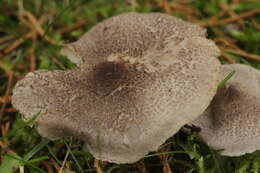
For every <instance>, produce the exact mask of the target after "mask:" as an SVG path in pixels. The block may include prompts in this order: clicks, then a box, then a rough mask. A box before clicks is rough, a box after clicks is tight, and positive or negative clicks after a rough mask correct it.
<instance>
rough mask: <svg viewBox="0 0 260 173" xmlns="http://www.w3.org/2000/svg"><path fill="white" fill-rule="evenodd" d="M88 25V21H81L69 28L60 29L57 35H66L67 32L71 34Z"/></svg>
mask: <svg viewBox="0 0 260 173" xmlns="http://www.w3.org/2000/svg"><path fill="white" fill-rule="evenodd" d="M87 24H89V21H87V20H83V21H79V22H78V23H76V24H75V25H73V26H69V27H66V28H61V29H59V30H58V31H57V33H59V34H65V33H68V32H71V31H73V30H77V29H79V28H81V27H83V26H85V25H87Z"/></svg>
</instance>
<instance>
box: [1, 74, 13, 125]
mask: <svg viewBox="0 0 260 173" xmlns="http://www.w3.org/2000/svg"><path fill="white" fill-rule="evenodd" d="M13 77H14V72H13V71H10V72H8V82H7V88H6V90H5V95H4V99H6V98H7V97H8V96H9V95H10V92H11V87H12V83H13ZM6 104H7V102H6V101H5V100H4V103H3V104H2V107H1V109H0V127H1V124H2V117H3V114H4V109H5V107H6Z"/></svg>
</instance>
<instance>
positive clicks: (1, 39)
mask: <svg viewBox="0 0 260 173" xmlns="http://www.w3.org/2000/svg"><path fill="white" fill-rule="evenodd" d="M14 39H15V36H14V35H8V36H5V37H2V38H0V44H2V43H5V42H8V41H11V40H14Z"/></svg>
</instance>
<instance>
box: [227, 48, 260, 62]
mask: <svg viewBox="0 0 260 173" xmlns="http://www.w3.org/2000/svg"><path fill="white" fill-rule="evenodd" d="M222 50H223V51H226V52H230V53H233V54H236V55H240V56H243V57H245V58H248V59H252V60H255V61H260V56H259V55H255V54H251V53H247V52H246V51H243V50H241V49H227V48H222Z"/></svg>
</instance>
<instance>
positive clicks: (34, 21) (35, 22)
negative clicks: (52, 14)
mask: <svg viewBox="0 0 260 173" xmlns="http://www.w3.org/2000/svg"><path fill="white" fill-rule="evenodd" d="M23 15H25V16H26V17H28V19H29V21H30V22H31V25H32V27H33V28H34V30H36V31H37V32H38V33H39V34H40V35H41V36H42V37H43V38H44V39H45V40H46V41H48V42H49V43H51V44H54V45H55V44H56V41H55V40H53V39H51V38H50V37H49V36H47V35H45V32H44V30H43V29H42V27H41V24H40V22H39V21H38V20H37V19H36V17H34V15H33V14H32V13H31V12H29V11H24V12H23Z"/></svg>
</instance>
